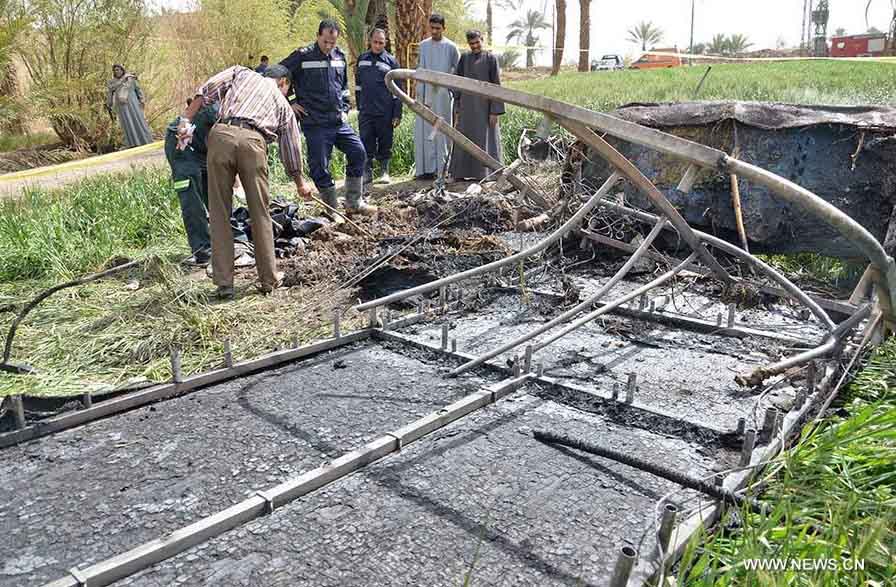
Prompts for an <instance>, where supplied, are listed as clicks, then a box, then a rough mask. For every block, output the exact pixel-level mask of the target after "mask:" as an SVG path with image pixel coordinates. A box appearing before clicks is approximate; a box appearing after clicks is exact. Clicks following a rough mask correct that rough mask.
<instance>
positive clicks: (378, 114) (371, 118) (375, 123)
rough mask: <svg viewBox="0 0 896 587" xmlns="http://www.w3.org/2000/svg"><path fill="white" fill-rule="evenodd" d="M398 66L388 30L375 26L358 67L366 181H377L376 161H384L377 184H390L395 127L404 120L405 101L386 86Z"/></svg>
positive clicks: (356, 97) (359, 106) (358, 89)
mask: <svg viewBox="0 0 896 587" xmlns="http://www.w3.org/2000/svg"><path fill="white" fill-rule="evenodd" d="M397 68H398V61H396V60H395V58H394V57H392V56H391V55H389V53H388V52H386V31H384V30H383V29H373V32H371V33H370V51H368V52H367V53H364V54H362V55H361V56H360V57H358V65H357V67H356V69H355V102H356V103H357V105H358V112H359V113H360V115H359V116H358V126H360V127H361V142H363V143H364V149H365V150H366V151H367V168H366V169H365V171H364V181H365V182H368V183H369V182H371V181H373V160H374V159H376V160H377V161H379V162H380V178H379V179H378V180H377V183H389V160H390V159H391V158H392V137H393V133H394V129H395V128H396V127H397V126H398V124H399V123H400V122H401V100H399V99H398V98H397V97H396V96H393V95H392V94H391V93H390V92H389V90H388V89H387V88H386V82H385V78H386V74H387V73H389V72H390V71H391V70H393V69H397Z"/></svg>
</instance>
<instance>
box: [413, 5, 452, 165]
mask: <svg viewBox="0 0 896 587" xmlns="http://www.w3.org/2000/svg"><path fill="white" fill-rule="evenodd" d="M429 32H430V35H431V36H430V37H429V38H428V39H424V40H423V41H421V42H420V57H419V61H418V62H417V69H429V70H431V71H441V72H443V73H454V71H455V68H456V67H457V61H458V59H460V53H459V52H458V50H457V45H455V44H454V43H452V42H451V41H450V40H449V39H446V38H445V37H444V36H443V34H444V32H445V19H444V17H442V15H440V14H435V13H433V14H432V16H430V17H429ZM417 100H419V101H421V102H422V103H423V104H424V105H425V106H427V107H428V108H430V109H431V110H432V111H433V112H435V113H436V114H438V115H439V116H441V117H442V118H444V119H445V120H446V121H447V122H448V123H449V124H450V123H451V102H452V96H451V92H450V91H449V90H447V89H445V88H441V87H437V86H431V85H429V84H423V83H418V84H417ZM447 158H448V137H446V136H445V135H444V134H442V133H440V132H438V131H436V132H433V127H432V125H430V124H428V123H427V122H425V121H424V120H423V119H422V118H420V117H419V116H418V117H417V120H416V123H415V126H414V169H415V170H416V172H415V174H416V176H417V179H434V178H435V176H436V175H437V174H441V173H442V171H443V170H444V167H445V163H446V160H447Z"/></svg>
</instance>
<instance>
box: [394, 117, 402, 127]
mask: <svg viewBox="0 0 896 587" xmlns="http://www.w3.org/2000/svg"><path fill="white" fill-rule="evenodd" d="M399 124H401V119H400V118H393V119H392V128H398V125H399Z"/></svg>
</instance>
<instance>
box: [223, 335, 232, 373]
mask: <svg viewBox="0 0 896 587" xmlns="http://www.w3.org/2000/svg"><path fill="white" fill-rule="evenodd" d="M224 366H225V367H227V368H228V369H230V368H231V367H233V353H232V352H230V339H229V338H225V339H224Z"/></svg>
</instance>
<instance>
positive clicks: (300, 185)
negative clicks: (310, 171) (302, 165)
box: [295, 176, 314, 201]
mask: <svg viewBox="0 0 896 587" xmlns="http://www.w3.org/2000/svg"><path fill="white" fill-rule="evenodd" d="M295 181H296V192H298V194H299V197H300V198H302V199H303V200H305V201H308V200H310V199H311V196H313V195H314V185H313V184H310V183H308V182H307V181H305V178H304V177H302V176H299V177H297V178H296V180H295Z"/></svg>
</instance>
